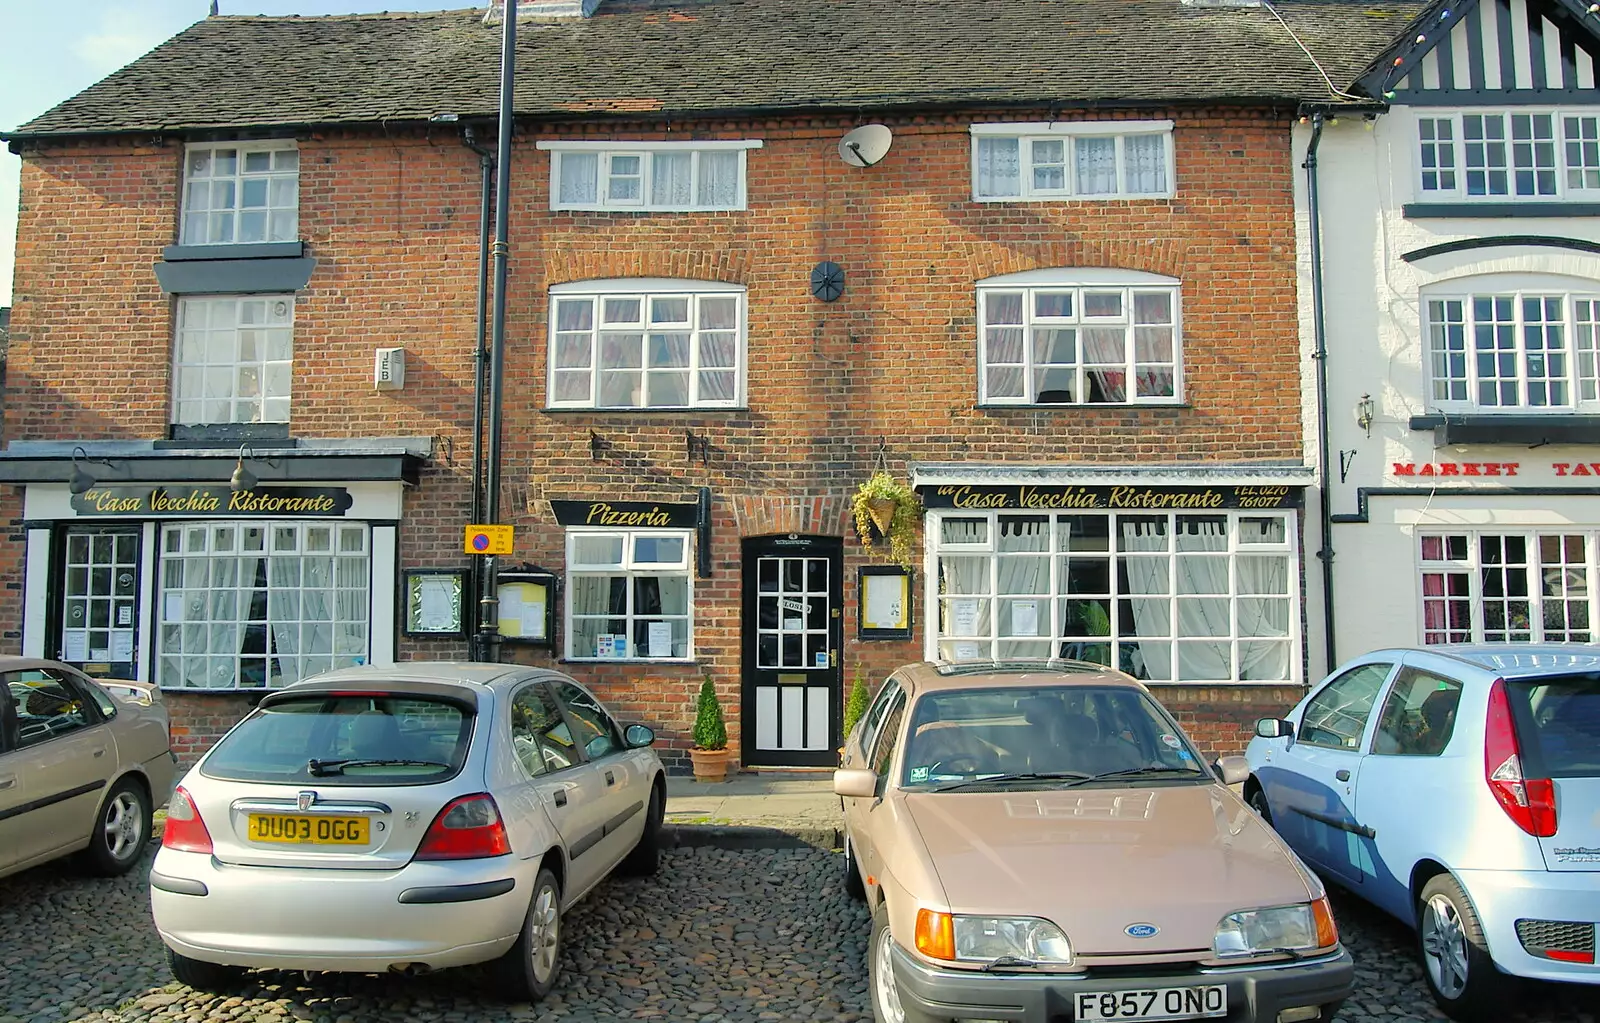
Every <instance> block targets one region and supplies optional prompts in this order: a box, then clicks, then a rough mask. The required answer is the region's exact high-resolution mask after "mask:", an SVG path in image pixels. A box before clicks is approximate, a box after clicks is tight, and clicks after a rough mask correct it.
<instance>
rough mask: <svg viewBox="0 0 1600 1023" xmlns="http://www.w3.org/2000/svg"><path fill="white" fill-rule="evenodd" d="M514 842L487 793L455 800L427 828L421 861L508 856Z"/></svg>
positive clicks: (420, 854)
mask: <svg viewBox="0 0 1600 1023" xmlns="http://www.w3.org/2000/svg"><path fill="white" fill-rule="evenodd" d="M510 852H511V839H510V837H509V836H508V835H507V834H506V826H505V824H504V822H502V821H501V820H500V808H499V807H497V806H495V805H494V800H493V799H492V798H490V796H489V794H488V793H487V792H479V793H477V794H476V795H472V796H462V797H461V798H459V799H452V800H451V801H450V802H448V803H446V804H445V808H444V809H443V810H440V811H439V815H438V816H437V817H435V818H434V819H433V823H432V824H430V825H428V833H427V834H425V835H423V836H422V844H421V845H419V846H417V855H416V858H417V859H419V860H474V859H478V858H480V857H485V856H505V855H507V854H509V853H510Z"/></svg>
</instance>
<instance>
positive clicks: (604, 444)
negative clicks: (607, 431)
mask: <svg viewBox="0 0 1600 1023" xmlns="http://www.w3.org/2000/svg"><path fill="white" fill-rule="evenodd" d="M609 450H611V442H610V441H608V440H606V439H605V438H604V437H602V436H600V435H599V434H598V433H595V432H594V431H593V430H590V431H589V457H590V458H591V459H593V460H594V461H596V462H598V461H600V456H601V455H602V454H603V453H604V452H606V451H609Z"/></svg>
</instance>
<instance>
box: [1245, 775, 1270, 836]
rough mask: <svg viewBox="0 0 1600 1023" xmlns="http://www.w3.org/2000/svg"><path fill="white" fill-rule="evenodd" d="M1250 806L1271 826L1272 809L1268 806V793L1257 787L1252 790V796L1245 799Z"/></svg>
mask: <svg viewBox="0 0 1600 1023" xmlns="http://www.w3.org/2000/svg"><path fill="white" fill-rule="evenodd" d="M1245 802H1247V803H1249V804H1250V809H1252V810H1254V811H1255V812H1256V813H1258V814H1260V815H1261V819H1262V820H1264V821H1266V822H1267V824H1268V825H1269V826H1270V825H1271V824H1272V807H1270V806H1268V805H1267V793H1266V790H1265V789H1263V788H1262V787H1261V786H1259V785H1257V786H1255V787H1254V788H1252V789H1251V790H1250V795H1249V797H1247V798H1246V799H1245Z"/></svg>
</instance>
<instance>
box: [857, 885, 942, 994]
mask: <svg viewBox="0 0 1600 1023" xmlns="http://www.w3.org/2000/svg"><path fill="white" fill-rule="evenodd" d="M893 952H894V935H892V934H890V933H889V904H888V903H887V902H880V903H878V909H877V912H875V913H873V914H872V937H871V939H870V940H868V942H867V987H868V988H870V989H871V991H872V1018H873V1019H874V1020H876V1021H877V1023H934V1020H933V1017H931V1016H926V1015H923V1014H922V1013H920V1012H918V1011H917V1010H916V1009H914V1008H912V1007H910V1006H907V1005H906V1004H905V1002H904V1000H903V999H902V998H901V995H900V982H899V980H898V979H897V978H896V977H895V975H894V956H893Z"/></svg>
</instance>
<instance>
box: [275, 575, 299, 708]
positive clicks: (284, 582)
mask: <svg viewBox="0 0 1600 1023" xmlns="http://www.w3.org/2000/svg"><path fill="white" fill-rule="evenodd" d="M267 627H268V629H269V630H270V631H271V633H272V653H273V657H272V658H271V659H270V660H269V661H268V664H269V666H274V665H275V666H276V671H274V672H273V676H274V677H273V684H275V685H282V684H287V683H289V682H293V681H295V680H297V679H299V678H302V677H303V675H302V672H301V664H300V559H299V558H298V557H296V556H294V555H292V554H289V555H275V556H273V557H270V558H268V559H267ZM269 670H270V668H269Z"/></svg>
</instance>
